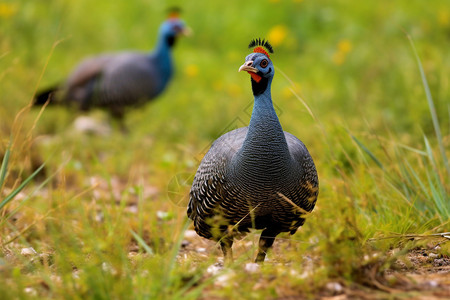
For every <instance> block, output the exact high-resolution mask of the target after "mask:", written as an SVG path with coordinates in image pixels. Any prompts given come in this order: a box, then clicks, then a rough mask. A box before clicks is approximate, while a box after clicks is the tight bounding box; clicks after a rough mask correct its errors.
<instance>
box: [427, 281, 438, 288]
mask: <svg viewBox="0 0 450 300" xmlns="http://www.w3.org/2000/svg"><path fill="white" fill-rule="evenodd" d="M427 284H428V285H429V286H430V287H437V286H438V285H439V283H438V282H437V281H436V280H430V281H428V282H427Z"/></svg>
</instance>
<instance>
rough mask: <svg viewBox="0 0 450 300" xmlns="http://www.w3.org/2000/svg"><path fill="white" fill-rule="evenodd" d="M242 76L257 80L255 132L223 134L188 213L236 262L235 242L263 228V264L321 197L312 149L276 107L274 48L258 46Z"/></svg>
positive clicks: (200, 230)
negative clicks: (285, 122) (283, 121)
mask: <svg viewBox="0 0 450 300" xmlns="http://www.w3.org/2000/svg"><path fill="white" fill-rule="evenodd" d="M253 47H255V48H254V50H253V53H251V54H249V55H248V56H247V57H246V58H245V63H244V64H243V65H242V66H241V67H240V68H239V71H246V72H248V73H249V74H250V76H251V84H252V90H253V95H254V107H253V112H252V116H251V120H250V124H249V126H248V127H243V128H238V129H236V130H233V131H230V132H228V133H226V134H224V135H222V136H221V137H219V138H218V139H217V140H216V141H215V142H214V143H213V145H212V146H211V148H210V150H209V151H208V152H207V153H206V155H205V156H204V158H203V160H202V162H201V163H200V166H199V168H198V170H197V173H196V175H195V177H194V182H193V184H192V188H191V192H190V201H189V205H188V210H187V214H188V217H189V218H190V219H192V220H193V223H194V228H195V231H196V232H197V233H198V234H199V235H200V236H202V237H205V238H207V239H212V240H215V241H218V242H219V243H220V245H221V248H222V251H223V253H224V256H225V258H228V259H232V252H231V247H232V244H233V237H234V236H237V235H240V234H242V233H245V232H248V231H249V229H250V228H255V229H262V230H263V231H262V233H261V237H260V240H259V250H258V254H257V257H256V262H262V261H264V259H265V257H266V252H267V250H268V249H269V248H270V247H271V246H272V244H273V242H274V241H275V237H276V236H277V235H278V234H279V233H281V232H290V233H291V234H294V233H295V232H296V231H297V229H298V228H299V227H300V226H302V225H303V223H304V222H305V218H304V217H305V215H306V214H308V213H309V212H311V211H312V210H313V208H314V205H315V203H316V200H317V195H318V192H319V182H318V177H317V172H316V168H315V166H314V162H313V160H312V158H311V156H310V154H309V152H308V150H307V149H306V147H305V145H304V144H303V143H302V142H301V141H300V140H299V139H297V138H296V137H295V136H294V135H292V134H290V133H288V132H285V131H283V129H282V127H281V124H280V122H279V120H278V117H277V114H276V112H275V110H274V107H273V104H272V96H271V91H270V89H271V84H272V79H273V76H274V66H273V63H272V61H271V60H270V57H269V53H268V52H270V53H273V50H272V46H271V45H270V44H269V43H268V42H267V41H264V40H261V39H257V40H253V41H251V43H250V45H249V48H253Z"/></svg>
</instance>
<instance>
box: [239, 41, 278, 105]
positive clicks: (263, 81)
mask: <svg viewBox="0 0 450 300" xmlns="http://www.w3.org/2000/svg"><path fill="white" fill-rule="evenodd" d="M248 47H249V48H253V47H255V48H254V49H253V53H251V54H249V55H247V57H246V58H245V63H244V64H243V65H242V66H241V67H240V68H239V72H240V71H246V72H248V73H249V74H250V76H251V81H252V89H253V94H254V95H255V96H257V95H259V94H262V93H264V92H265V91H266V90H267V88H268V87H269V86H270V83H271V82H272V78H273V75H274V74H275V69H274V67H273V63H272V61H271V60H270V55H269V53H273V49H272V46H271V45H270V44H269V42H268V41H265V40H261V39H255V40H252V41H251V42H250V44H249V46H248Z"/></svg>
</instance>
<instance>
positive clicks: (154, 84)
mask: <svg viewBox="0 0 450 300" xmlns="http://www.w3.org/2000/svg"><path fill="white" fill-rule="evenodd" d="M186 33H188V28H187V27H186V26H185V24H184V22H183V21H182V20H180V19H179V18H178V13H177V11H173V12H171V13H170V15H169V18H168V19H167V20H166V21H165V22H163V23H162V24H161V26H160V28H159V36H158V41H157V45H156V47H155V49H154V50H153V52H151V53H140V52H134V51H126V52H121V53H111V54H103V55H98V56H93V57H89V58H86V59H85V60H83V61H82V62H81V63H80V64H79V65H78V66H77V67H76V68H75V69H74V70H73V71H72V73H71V74H70V76H69V77H68V79H67V80H66V82H65V83H64V84H63V85H59V86H56V87H52V88H49V89H47V90H45V91H42V92H41V93H39V94H38V95H37V96H36V99H35V103H34V104H35V105H43V104H45V103H46V102H47V101H48V102H49V103H57V104H65V105H75V106H77V107H78V108H79V109H80V110H83V111H87V110H90V109H91V108H93V107H99V108H104V109H107V110H109V111H110V113H111V115H112V116H113V117H115V118H117V119H119V120H120V121H122V119H123V116H124V113H125V108H126V107H129V106H135V105H139V104H143V103H145V102H146V101H148V100H151V99H154V98H155V97H156V96H158V95H159V94H160V93H161V92H162V91H163V90H164V89H165V88H166V86H167V84H168V83H169V82H170V80H171V78H172V74H173V63H172V55H171V49H172V47H173V46H174V44H175V42H176V39H177V38H178V37H179V36H180V35H181V34H186Z"/></svg>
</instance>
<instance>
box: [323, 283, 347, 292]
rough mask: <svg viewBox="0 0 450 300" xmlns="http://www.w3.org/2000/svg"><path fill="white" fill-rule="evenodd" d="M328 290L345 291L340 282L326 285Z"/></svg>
mask: <svg viewBox="0 0 450 300" xmlns="http://www.w3.org/2000/svg"><path fill="white" fill-rule="evenodd" d="M326 288H327V290H330V291H333V292H338V293H339V292H342V290H343V289H344V288H343V287H342V285H341V284H340V283H339V282H328V283H327V285H326Z"/></svg>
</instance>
